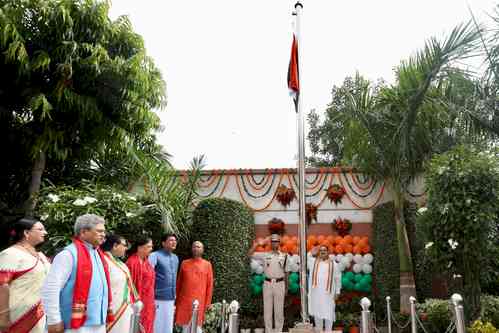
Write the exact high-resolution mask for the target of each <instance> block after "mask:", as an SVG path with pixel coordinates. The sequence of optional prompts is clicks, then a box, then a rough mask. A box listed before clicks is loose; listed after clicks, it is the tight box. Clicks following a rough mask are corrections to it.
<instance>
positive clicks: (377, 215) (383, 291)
mask: <svg viewBox="0 0 499 333" xmlns="http://www.w3.org/2000/svg"><path fill="white" fill-rule="evenodd" d="M393 212H394V205H393V202H387V203H385V204H382V205H379V206H377V207H376V208H374V210H373V241H372V243H373V247H374V250H373V254H374V265H373V274H374V276H375V281H376V289H375V293H374V295H375V307H376V314H377V315H378V318H380V319H381V318H386V301H385V298H386V296H390V297H391V305H392V309H393V311H394V312H396V311H398V309H399V308H400V261H399V254H398V246H397V230H396V226H395V220H394V215H393Z"/></svg>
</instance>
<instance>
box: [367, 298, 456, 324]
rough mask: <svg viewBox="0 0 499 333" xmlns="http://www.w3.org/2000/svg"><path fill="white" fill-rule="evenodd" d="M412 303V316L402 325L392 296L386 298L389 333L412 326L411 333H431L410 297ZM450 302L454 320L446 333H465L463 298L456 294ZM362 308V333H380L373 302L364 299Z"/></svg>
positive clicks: (414, 299)
mask: <svg viewBox="0 0 499 333" xmlns="http://www.w3.org/2000/svg"><path fill="white" fill-rule="evenodd" d="M409 301H410V303H411V314H410V317H409V319H408V320H407V322H406V323H403V324H401V323H400V322H398V321H397V320H396V316H394V313H393V311H392V308H391V303H390V296H388V297H386V315H387V318H386V319H387V326H388V327H387V328H388V333H392V330H393V328H394V327H397V328H398V329H399V330H404V329H406V328H407V327H408V326H409V325H411V333H417V332H424V333H429V330H428V329H427V328H426V327H425V326H424V324H423V322H422V321H421V319H420V314H418V312H417V309H416V298H414V297H410V299H409ZM450 302H451V305H452V310H453V314H454V315H453V318H452V320H451V323H450V324H449V326H448V327H447V329H446V330H445V333H451V332H457V333H465V332H466V326H465V324H464V323H465V321H464V310H463V305H462V302H463V298H462V297H461V295H459V294H454V295H452V297H451V298H450ZM360 306H361V308H362V312H361V316H360V322H361V325H360V332H361V333H374V332H376V333H379V332H380V330H379V328H378V327H377V326H376V322H375V321H374V320H373V317H372V313H371V312H370V310H369V308H370V306H371V301H370V300H369V299H368V298H367V297H364V298H362V299H361V301H360Z"/></svg>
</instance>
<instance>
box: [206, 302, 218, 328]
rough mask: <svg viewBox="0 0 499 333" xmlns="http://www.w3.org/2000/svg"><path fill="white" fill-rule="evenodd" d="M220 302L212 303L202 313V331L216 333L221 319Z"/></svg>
mask: <svg viewBox="0 0 499 333" xmlns="http://www.w3.org/2000/svg"><path fill="white" fill-rule="evenodd" d="M221 313H222V303H220V302H217V303H212V304H211V308H209V309H208V310H206V312H205V314H204V323H203V332H206V333H217V332H219V327H220V325H221V321H222V316H221Z"/></svg>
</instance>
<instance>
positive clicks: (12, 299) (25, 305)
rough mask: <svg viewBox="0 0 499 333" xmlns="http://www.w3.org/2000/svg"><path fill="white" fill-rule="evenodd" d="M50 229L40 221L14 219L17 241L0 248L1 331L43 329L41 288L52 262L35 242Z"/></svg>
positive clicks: (37, 332)
mask: <svg viewBox="0 0 499 333" xmlns="http://www.w3.org/2000/svg"><path fill="white" fill-rule="evenodd" d="M46 235H47V231H45V228H44V227H43V224H42V223H41V222H39V221H36V220H32V219H27V218H23V219H20V220H19V221H17V222H16V223H14V225H13V227H12V231H11V237H12V241H13V243H14V245H12V246H11V247H9V248H7V249H5V250H4V251H2V252H0V332H3V333H42V332H43V331H44V329H45V320H46V318H45V314H44V312H43V309H42V305H41V300H40V289H41V287H42V284H43V281H44V280H45V277H46V276H47V273H48V271H49V269H50V263H49V261H48V259H47V258H46V257H45V255H43V253H41V252H38V251H37V250H36V248H35V247H36V246H37V245H39V244H41V243H43V241H44V240H45V236H46Z"/></svg>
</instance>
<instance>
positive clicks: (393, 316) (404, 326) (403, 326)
mask: <svg viewBox="0 0 499 333" xmlns="http://www.w3.org/2000/svg"><path fill="white" fill-rule="evenodd" d="M390 313H391V315H392V321H393V322H394V323H395V325H396V326H397V327H398V328H400V329H402V330H403V329H404V328H406V327H408V326H409V324H410V323H411V318H409V320H407V323H405V324H404V325H400V324H399V323H398V322H397V319H395V315H394V314H393V311H392V310H391V309H390Z"/></svg>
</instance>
